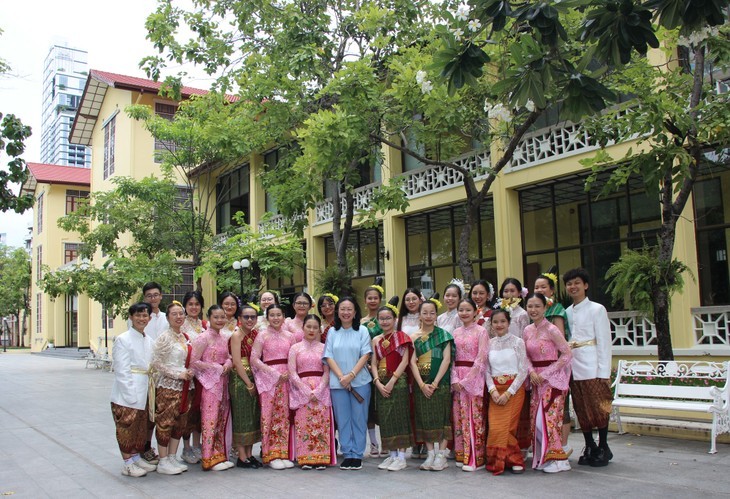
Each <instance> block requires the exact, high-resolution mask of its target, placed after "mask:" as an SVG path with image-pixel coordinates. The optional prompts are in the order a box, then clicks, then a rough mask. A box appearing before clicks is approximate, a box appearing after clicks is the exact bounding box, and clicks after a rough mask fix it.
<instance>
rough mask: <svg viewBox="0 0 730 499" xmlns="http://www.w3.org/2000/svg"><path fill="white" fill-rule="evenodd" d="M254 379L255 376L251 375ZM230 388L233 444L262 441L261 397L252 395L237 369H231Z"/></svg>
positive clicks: (251, 443) (250, 443)
mask: <svg viewBox="0 0 730 499" xmlns="http://www.w3.org/2000/svg"><path fill="white" fill-rule="evenodd" d="M250 379H251V380H253V376H250ZM228 388H229V391H230V394H231V417H232V424H233V446H234V448H235V447H236V446H239V445H253V444H255V443H256V442H260V441H261V406H260V405H259V398H258V396H256V395H251V394H250V393H249V392H248V390H247V389H246V384H245V383H244V382H243V380H242V379H241V378H240V377H239V376H238V374H237V373H236V371H235V370H234V371H231V379H230V383H228Z"/></svg>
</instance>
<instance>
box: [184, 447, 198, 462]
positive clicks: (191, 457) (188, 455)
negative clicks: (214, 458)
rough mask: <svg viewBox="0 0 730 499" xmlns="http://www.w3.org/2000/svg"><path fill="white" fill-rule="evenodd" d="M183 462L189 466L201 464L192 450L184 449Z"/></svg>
mask: <svg viewBox="0 0 730 499" xmlns="http://www.w3.org/2000/svg"><path fill="white" fill-rule="evenodd" d="M182 458H183V461H185V462H186V463H188V464H197V463H199V462H200V458H199V457H198V456H197V455H196V454H195V451H194V450H193V449H192V448H188V449H184V450H183V452H182Z"/></svg>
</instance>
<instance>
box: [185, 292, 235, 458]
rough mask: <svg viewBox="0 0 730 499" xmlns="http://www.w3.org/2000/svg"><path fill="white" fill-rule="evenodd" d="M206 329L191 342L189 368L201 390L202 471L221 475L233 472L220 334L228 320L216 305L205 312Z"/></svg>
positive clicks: (227, 366) (227, 364)
mask: <svg viewBox="0 0 730 499" xmlns="http://www.w3.org/2000/svg"><path fill="white" fill-rule="evenodd" d="M208 321H209V322H210V327H209V328H208V329H207V330H206V331H205V332H204V333H202V334H201V335H200V336H198V337H197V338H196V339H195V341H194V342H193V352H192V355H191V359H190V365H191V366H192V368H193V372H194V373H195V376H196V377H197V378H198V380H199V381H200V384H201V385H202V387H203V393H202V394H201V397H200V417H201V422H202V425H201V426H202V429H203V436H202V444H203V470H206V471H207V470H213V471H222V470H227V469H228V468H233V466H234V464H233V463H232V462H230V461H228V459H227V456H228V450H227V449H226V441H225V435H226V424H227V423H228V413H229V409H230V401H229V398H228V373H229V372H230V371H231V369H232V368H233V363H232V362H231V356H230V355H229V354H228V338H226V337H225V336H223V335H222V334H221V330H222V329H223V328H224V327H225V325H226V322H227V321H228V318H227V317H226V313H225V311H224V310H223V308H221V307H220V306H219V305H213V306H212V307H210V308H209V309H208Z"/></svg>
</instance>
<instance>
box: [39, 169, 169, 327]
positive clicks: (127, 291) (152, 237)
mask: <svg viewBox="0 0 730 499" xmlns="http://www.w3.org/2000/svg"><path fill="white" fill-rule="evenodd" d="M112 182H114V184H115V188H114V189H112V190H111V191H107V192H94V193H92V194H91V197H90V199H89V200H88V202H83V203H81V204H80V206H79V208H78V209H77V210H76V211H74V212H72V213H69V214H67V215H65V216H63V217H61V218H59V219H58V226H59V227H61V228H62V229H63V230H64V231H67V232H78V233H79V236H80V242H81V245H80V247H79V257H78V259H77V261H76V262H75V263H74V264H72V265H71V266H64V267H61V268H59V269H56V270H52V269H50V268H48V267H47V266H44V267H43V278H42V279H41V280H40V282H39V286H40V288H41V289H42V290H43V291H44V292H45V293H47V294H49V295H50V296H51V297H52V298H56V297H58V296H60V295H75V294H82V293H84V294H87V295H88V296H89V297H90V298H91V299H93V300H95V301H97V302H99V303H101V304H102V305H103V306H104V308H105V311H106V313H107V314H108V315H109V316H111V317H115V316H117V315H120V314H122V315H124V314H125V311H126V308H127V306H128V305H129V302H130V301H131V300H132V299H133V298H134V297H135V296H136V295H138V294H139V291H140V289H141V288H142V286H143V285H144V283H145V282H148V281H155V282H158V283H159V284H160V285H161V286H162V287H163V288H165V289H170V288H171V287H172V285H173V284H176V283H178V282H180V279H181V277H180V269H179V266H178V257H179V255H180V254H181V253H182V251H181V250H180V247H181V245H180V242H179V234H177V233H175V232H174V230H173V228H174V225H173V220H174V219H175V218H176V216H177V215H176V213H175V200H176V196H177V188H176V186H175V182H173V181H172V179H170V178H165V179H156V178H154V177H147V178H144V179H142V180H134V179H131V178H128V177H115V178H113V179H112Z"/></svg>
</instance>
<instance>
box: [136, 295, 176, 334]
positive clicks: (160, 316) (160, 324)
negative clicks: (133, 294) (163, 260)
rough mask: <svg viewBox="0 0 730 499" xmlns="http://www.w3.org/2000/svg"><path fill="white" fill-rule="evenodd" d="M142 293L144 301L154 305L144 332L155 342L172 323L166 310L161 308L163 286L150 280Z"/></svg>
mask: <svg viewBox="0 0 730 499" xmlns="http://www.w3.org/2000/svg"><path fill="white" fill-rule="evenodd" d="M142 295H143V296H144V302H145V303H149V304H150V305H151V306H152V312H151V313H150V322H149V324H147V327H146V328H144V332H145V334H146V335H147V336H149V337H150V338H152V343H154V342H155V341H156V340H157V338H159V337H160V335H161V334H162V333H164V332H165V331H167V328H168V327H170V325H169V324H168V322H167V315H165V312H163V311H161V310H160V303H161V302H162V287H160V285H159V284H157V283H156V282H148V283H147V284H145V285H144V287H143V288H142Z"/></svg>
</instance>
